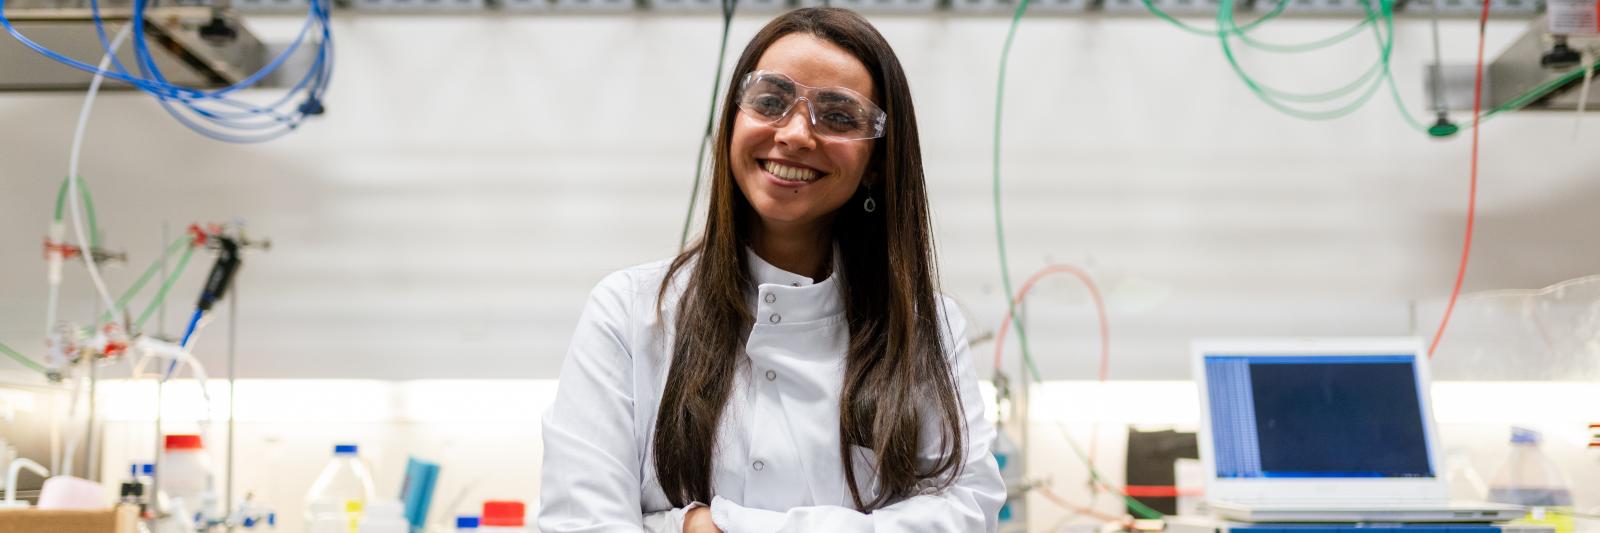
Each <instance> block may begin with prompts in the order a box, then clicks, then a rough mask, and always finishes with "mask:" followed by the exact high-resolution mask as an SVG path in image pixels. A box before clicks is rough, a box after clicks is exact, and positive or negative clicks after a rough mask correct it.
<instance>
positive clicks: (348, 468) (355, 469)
mask: <svg viewBox="0 0 1600 533" xmlns="http://www.w3.org/2000/svg"><path fill="white" fill-rule="evenodd" d="M359 452H360V448H359V447H358V446H356V445H354V444H336V445H334V447H333V458H332V459H330V460H328V465H327V466H325V467H323V468H322V474H320V475H318V476H317V480H316V482H314V483H312V484H311V492H310V493H308V494H307V495H306V521H307V523H308V524H310V527H309V529H310V531H313V532H322V531H338V532H340V533H344V532H346V531H353V530H354V529H355V526H356V525H357V524H359V523H360V516H361V513H362V512H363V511H364V509H365V507H366V504H367V502H370V501H372V500H373V499H374V491H373V489H372V476H371V475H370V474H368V473H367V472H368V470H367V465H366V463H363V462H362V461H361V456H360V455H359ZM341 519H342V520H343V522H342V523H345V524H347V526H346V529H344V530H339V529H329V527H330V523H340V520H341Z"/></svg>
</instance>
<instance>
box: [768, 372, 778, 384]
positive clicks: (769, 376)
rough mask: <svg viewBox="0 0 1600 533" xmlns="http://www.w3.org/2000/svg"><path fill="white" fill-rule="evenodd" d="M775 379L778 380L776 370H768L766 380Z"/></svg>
mask: <svg viewBox="0 0 1600 533" xmlns="http://www.w3.org/2000/svg"><path fill="white" fill-rule="evenodd" d="M777 380H778V373H777V372H776V371H772V370H768V371H767V381H777Z"/></svg>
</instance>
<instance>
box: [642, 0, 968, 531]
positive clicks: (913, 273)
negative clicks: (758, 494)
mask: <svg viewBox="0 0 1600 533" xmlns="http://www.w3.org/2000/svg"><path fill="white" fill-rule="evenodd" d="M791 33H806V34H810V35H813V36H816V37H818V38H820V39H823V40H825V41H829V42H831V43H833V44H836V45H838V46H839V47H841V48H843V49H844V50H846V51H848V52H849V53H850V54H852V55H854V56H855V57H856V59H858V60H860V61H861V63H862V64H864V65H866V67H867V71H868V72H870V73H871V74H872V81H873V84H874V87H876V88H877V91H876V92H877V93H878V94H879V95H880V99H881V100H882V101H881V102H879V103H878V104H879V107H881V108H883V110H884V111H885V112H887V113H888V115H889V118H888V120H889V124H888V131H887V135H885V136H884V137H883V138H881V139H879V141H878V142H877V143H876V146H875V147H874V148H873V153H872V155H871V156H870V159H869V164H868V168H869V170H868V173H869V174H874V175H876V176H877V177H879V178H881V179H878V180H877V181H878V183H877V184H876V185H875V186H874V187H873V188H874V191H875V192H874V196H875V198H876V201H877V202H878V205H879V206H880V207H879V208H878V209H877V210H876V212H874V213H866V212H863V211H862V210H861V209H859V207H858V206H860V205H861V201H862V200H863V199H864V198H863V197H862V196H861V195H862V194H863V193H861V192H858V194H857V196H856V197H855V198H854V199H853V200H851V201H850V202H848V203H846V204H845V205H846V207H844V208H841V209H840V210H839V212H838V213H837V215H836V216H835V218H834V221H833V240H834V242H835V243H836V244H837V245H838V247H839V251H840V255H841V258H840V267H839V269H838V270H837V271H835V272H834V275H836V276H839V281H838V283H839V284H840V290H841V291H842V292H843V298H844V302H845V305H844V307H845V314H846V320H847V321H848V323H849V328H850V342H849V348H848V351H847V353H846V356H845V374H844V387H843V397H842V398H841V399H840V402H839V434H840V437H841V438H840V442H839V444H840V446H839V460H840V461H841V462H842V463H843V465H844V474H845V480H846V482H847V483H848V484H849V488H850V496H851V498H852V499H853V501H854V503H855V506H856V508H857V509H860V510H863V511H866V510H871V509H877V508H881V507H883V506H885V505H888V504H890V503H893V502H896V501H899V500H901V499H904V498H906V497H908V496H911V495H913V494H914V493H915V492H916V489H917V488H918V486H919V485H920V484H921V483H922V482H923V481H925V480H933V482H934V484H935V485H936V486H938V487H941V488H942V487H947V486H949V485H950V484H951V483H953V482H954V480H955V478H956V476H957V475H959V472H960V468H961V465H962V464H963V463H964V455H965V453H966V449H965V446H964V443H965V440H966V439H965V427H964V425H963V416H964V415H963V413H962V408H961V402H960V401H959V400H958V398H957V392H956V384H955V376H954V374H953V372H952V369H951V365H950V364H949V362H947V361H946V359H945V355H944V354H945V350H944V346H943V342H942V341H941V338H940V334H939V332H940V329H939V325H940V320H939V317H938V313H937V312H936V311H935V310H936V306H935V299H936V298H937V292H936V291H937V290H938V286H937V285H936V284H935V282H934V280H935V279H936V278H937V275H936V272H935V265H934V258H933V236H932V233H931V231H930V227H931V221H930V220H929V215H928V200H927V193H926V191H925V189H924V183H923V174H922V149H921V147H920V145H919V143H918V140H917V119H916V114H915V113H914V112H913V111H912V106H911V89H910V87H909V85H908V84H907V83H906V78H905V73H904V72H903V71H902V69H901V67H900V60H899V59H898V58H896V57H895V55H894V51H893V50H891V49H890V48H889V43H888V42H887V41H886V40H884V38H883V36H882V35H880V34H879V33H878V31H877V29H875V28H873V27H872V25H871V24H869V23H868V22H867V21H866V19H864V18H862V17H861V16H860V15H858V14H856V13H855V12H852V11H849V10H845V9H836V8H807V9H797V10H794V11H790V12H788V13H785V14H784V15H782V16H779V17H778V18H777V19H774V20H773V21H772V22H770V23H768V24H767V26H766V27H764V28H762V29H761V31H760V32H759V33H757V34H756V36H755V38H753V39H751V41H750V44H749V45H748V46H746V47H745V49H744V53H743V54H742V55H740V56H739V62H738V64H737V65H736V66H735V67H734V70H733V76H732V77H730V78H729V87H728V91H727V97H726V98H725V99H724V100H723V104H722V118H721V122H720V124H721V126H720V127H719V128H718V129H717V135H716V142H715V144H714V148H713V152H712V154H713V156H712V159H713V161H714V166H713V167H712V171H711V202H710V213H709V214H708V216H707V217H706V225H705V230H704V233H702V235H701V236H700V239H699V240H698V241H696V242H695V243H694V244H693V245H691V246H690V247H689V248H688V249H686V250H685V251H684V252H683V253H681V254H679V255H678V257H677V258H676V259H674V260H673V261H672V265H671V267H670V268H669V270H668V272H667V276H666V281H663V283H662V285H661V289H660V294H659V296H660V297H661V298H660V299H658V301H665V296H666V294H667V288H668V285H669V284H670V283H672V280H673V279H674V278H675V277H676V274H677V273H678V272H679V271H680V270H681V269H684V268H686V267H688V268H689V275H688V276H687V280H686V282H685V285H684V292H683V295H682V297H681V299H680V300H679V301H678V303H677V306H678V307H677V310H678V313H677V318H676V322H675V327H676V335H675V336H674V339H673V341H672V363H671V367H670V370H669V373H668V374H667V382H666V388H665V390H664V391H663V392H662V395H661V408H660V411H659V412H658V413H657V417H656V427H655V435H654V447H655V470H656V476H657V478H658V479H659V480H660V482H661V488H662V489H663V490H664V491H665V493H666V496H667V499H669V500H670V501H671V502H672V504H673V505H674V506H679V507H681V506H684V505H687V504H688V503H689V502H693V501H699V502H709V501H711V497H712V495H713V489H712V487H711V473H712V458H713V457H714V455H715V453H716V450H715V446H714V445H712V444H710V443H715V442H716V440H717V439H716V435H717V427H718V424H719V423H720V421H721V418H722V412H723V407H724V406H725V405H726V404H727V401H728V396H729V393H730V391H731V390H732V386H733V379H734V376H735V375H736V373H737V371H738V369H739V365H740V360H741V359H742V357H740V354H741V353H742V350H741V347H742V345H743V343H744V339H745V338H746V337H745V334H746V332H748V331H749V330H750V328H751V327H752V325H753V324H754V319H753V317H752V316H751V312H750V310H749V309H748V308H747V307H746V305H747V303H746V301H745V290H747V289H748V288H750V287H751V279H750V273H749V271H748V267H747V266H746V265H745V262H744V254H743V249H744V246H745V245H746V244H747V243H748V242H749V241H748V238H749V234H748V233H749V228H748V227H747V223H746V221H747V217H748V216H749V215H750V210H751V209H752V208H751V206H750V203H749V200H748V199H746V198H745V197H744V194H743V193H742V192H740V191H739V188H738V186H737V185H736V183H735V182H734V179H733V176H732V175H731V172H730V170H729V146H730V142H731V138H732V128H733V121H734V119H735V117H736V114H737V113H738V112H739V108H738V105H737V102H736V101H735V98H737V96H736V92H737V87H738V84H739V82H740V80H742V79H744V76H745V74H747V73H749V72H750V71H752V70H754V69H755V66H756V63H757V62H758V61H759V60H760V59H761V56H762V54H763V53H765V52H766V50H767V47H769V46H771V45H772V43H773V42H774V41H777V40H778V38H780V37H783V36H785V35H788V34H791ZM691 265H692V266H691ZM657 311H658V312H659V311H660V310H659V309H658V310H657ZM952 342H965V339H953V340H952ZM930 419H931V420H937V422H938V423H937V427H938V428H939V435H938V438H939V446H940V451H941V453H940V458H939V459H938V460H937V461H935V462H934V463H933V464H932V465H930V466H928V467H927V468H924V467H923V466H922V465H919V464H918V452H919V447H920V444H919V437H920V436H921V434H922V429H923V422H924V421H925V420H930ZM852 445H856V446H865V447H868V448H870V449H872V450H874V451H875V452H876V454H877V458H878V462H877V471H876V472H873V473H872V474H874V476H875V477H876V479H877V481H878V483H877V485H878V487H879V491H878V495H877V497H875V498H873V499H872V500H871V501H863V500H862V494H861V489H860V487H857V484H856V473H855V468H854V467H853V464H852V463H853V461H852V460H851V454H850V448H851V446H852Z"/></svg>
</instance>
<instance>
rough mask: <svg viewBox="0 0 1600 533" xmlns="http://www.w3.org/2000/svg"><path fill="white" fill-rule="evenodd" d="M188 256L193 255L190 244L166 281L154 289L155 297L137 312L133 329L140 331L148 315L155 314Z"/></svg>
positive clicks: (187, 261) (185, 264) (176, 279)
mask: <svg viewBox="0 0 1600 533" xmlns="http://www.w3.org/2000/svg"><path fill="white" fill-rule="evenodd" d="M190 257H194V247H193V246H190V247H189V248H188V249H186V250H184V251H183V255H181V256H179V257H178V265H177V266H176V267H174V268H173V269H172V274H170V275H168V276H167V279H166V281H165V282H163V283H162V284H161V288H160V289H159V290H157V291H156V295H155V297H154V298H151V299H150V303H148V304H145V306H144V312H142V313H139V318H138V320H135V321H134V322H133V329H134V331H142V330H143V329H144V323H145V322H146V321H148V320H150V317H151V316H152V315H154V314H155V312H156V309H157V308H158V307H160V306H161V302H164V301H166V299H167V292H168V291H171V290H172V286H173V285H174V284H176V283H177V282H178V277H179V276H181V275H182V274H183V269H184V267H186V266H188V265H189V258H190Z"/></svg>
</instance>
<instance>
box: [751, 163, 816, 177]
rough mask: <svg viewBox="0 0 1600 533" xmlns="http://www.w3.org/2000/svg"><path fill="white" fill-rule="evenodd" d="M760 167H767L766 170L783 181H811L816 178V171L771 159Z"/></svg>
mask: <svg viewBox="0 0 1600 533" xmlns="http://www.w3.org/2000/svg"><path fill="white" fill-rule="evenodd" d="M762 167H763V168H765V169H767V172H771V173H772V175H774V176H777V177H778V178H780V179H783V180H785V181H811V180H814V179H817V171H815V170H811V169H808V168H797V167H791V166H788V165H782V164H778V163H774V162H772V161H767V162H766V164H765V165H763V166H762Z"/></svg>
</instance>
